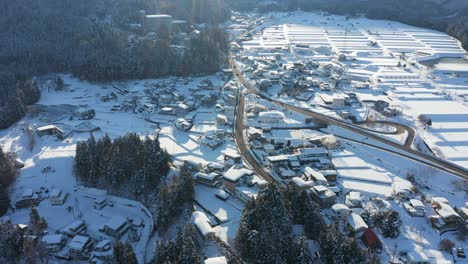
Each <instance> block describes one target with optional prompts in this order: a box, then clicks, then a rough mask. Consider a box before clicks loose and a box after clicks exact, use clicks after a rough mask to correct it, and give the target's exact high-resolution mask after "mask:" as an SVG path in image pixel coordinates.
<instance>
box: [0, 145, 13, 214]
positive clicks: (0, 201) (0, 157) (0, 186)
mask: <svg viewBox="0 0 468 264" xmlns="http://www.w3.org/2000/svg"><path fill="white" fill-rule="evenodd" d="M15 175H16V168H15V167H14V166H13V162H12V160H11V158H10V157H9V156H8V155H7V154H6V153H5V152H3V150H2V148H1V147H0V216H2V215H3V214H5V213H6V211H7V210H8V207H9V205H10V199H9V195H8V186H9V185H10V184H11V183H12V182H13V181H14V179H15Z"/></svg>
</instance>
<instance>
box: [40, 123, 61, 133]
mask: <svg viewBox="0 0 468 264" xmlns="http://www.w3.org/2000/svg"><path fill="white" fill-rule="evenodd" d="M53 129H56V130H58V131H59V132H61V133H63V130H62V129H60V128H58V127H57V126H55V125H47V126H41V127H38V128H37V131H39V132H42V131H47V130H53Z"/></svg>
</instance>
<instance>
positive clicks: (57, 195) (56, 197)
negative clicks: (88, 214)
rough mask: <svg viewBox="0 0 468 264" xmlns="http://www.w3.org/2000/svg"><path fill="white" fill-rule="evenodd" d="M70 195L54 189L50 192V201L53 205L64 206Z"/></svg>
mask: <svg viewBox="0 0 468 264" xmlns="http://www.w3.org/2000/svg"><path fill="white" fill-rule="evenodd" d="M67 196H68V193H66V192H62V190H60V189H54V190H52V191H51V192H50V195H49V201H50V204H51V205H63V204H64V203H65V200H66V199H67Z"/></svg>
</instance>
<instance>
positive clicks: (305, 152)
mask: <svg viewBox="0 0 468 264" xmlns="http://www.w3.org/2000/svg"><path fill="white" fill-rule="evenodd" d="M298 157H299V160H300V161H301V162H312V161H319V160H320V159H319V158H323V157H328V150H327V149H325V148H301V149H299V150H298Z"/></svg>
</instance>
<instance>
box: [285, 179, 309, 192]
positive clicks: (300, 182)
mask: <svg viewBox="0 0 468 264" xmlns="http://www.w3.org/2000/svg"><path fill="white" fill-rule="evenodd" d="M291 184H294V185H295V186H296V188H297V190H299V191H300V192H302V191H305V190H307V189H309V188H310V187H312V186H313V185H314V182H312V181H305V180H304V179H302V178H300V177H294V178H292V179H291Z"/></svg>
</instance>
